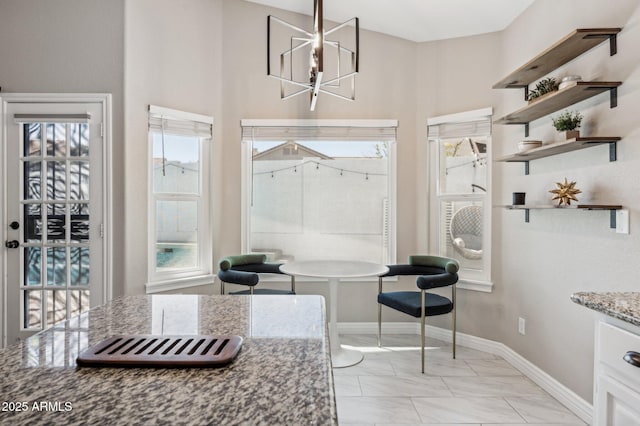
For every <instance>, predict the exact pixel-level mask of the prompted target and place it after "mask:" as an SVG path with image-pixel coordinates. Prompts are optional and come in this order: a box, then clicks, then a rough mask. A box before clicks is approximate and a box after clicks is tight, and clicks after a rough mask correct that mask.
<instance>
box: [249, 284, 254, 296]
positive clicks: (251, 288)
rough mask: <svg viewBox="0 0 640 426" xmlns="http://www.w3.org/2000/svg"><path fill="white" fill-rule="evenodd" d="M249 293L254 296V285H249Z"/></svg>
mask: <svg viewBox="0 0 640 426" xmlns="http://www.w3.org/2000/svg"><path fill="white" fill-rule="evenodd" d="M249 294H251V295H252V296H253V286H251V287H249Z"/></svg>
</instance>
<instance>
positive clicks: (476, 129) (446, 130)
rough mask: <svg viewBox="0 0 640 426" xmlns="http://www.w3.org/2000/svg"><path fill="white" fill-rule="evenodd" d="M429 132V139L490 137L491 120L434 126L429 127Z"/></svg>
mask: <svg viewBox="0 0 640 426" xmlns="http://www.w3.org/2000/svg"><path fill="white" fill-rule="evenodd" d="M428 132H429V133H428V134H429V139H447V138H462V137H478V136H489V135H490V134H491V120H490V118H489V117H487V118H485V119H482V120H476V121H466V122H459V123H440V124H434V125H430V126H429V128H428Z"/></svg>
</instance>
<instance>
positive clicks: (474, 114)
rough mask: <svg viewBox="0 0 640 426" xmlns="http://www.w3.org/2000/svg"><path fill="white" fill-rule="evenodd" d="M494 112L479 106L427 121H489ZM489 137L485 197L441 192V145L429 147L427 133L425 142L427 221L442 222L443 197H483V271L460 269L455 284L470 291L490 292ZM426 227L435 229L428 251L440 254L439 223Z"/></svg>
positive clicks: (491, 193) (490, 182)
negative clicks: (427, 188) (427, 146)
mask: <svg viewBox="0 0 640 426" xmlns="http://www.w3.org/2000/svg"><path fill="white" fill-rule="evenodd" d="M492 115H493V107H486V108H480V109H476V110H471V111H464V112H460V113H454V114H447V115H442V116H438V117H432V118H429V119H428V120H427V127H428V126H435V125H439V124H446V123H451V124H454V123H467V122H473V121H479V120H484V119H486V118H487V117H489V122H490V123H491V117H492ZM489 137H490V138H491V142H490V143H488V144H487V157H486V161H487V163H486V164H487V182H486V185H487V189H488V191H487V193H486V195H485V196H484V198H480V197H479V196H474V195H470V194H446V195H440V194H439V188H440V179H439V176H440V161H439V157H438V156H439V154H440V153H439V149H440V146H439V144H438V146H435V147H434V149H432V145H434V144H432V143H431V142H432V141H434V140H433V139H430V138H429V137H428V136H427V143H428V144H429V148H428V149H427V152H428V155H429V157H431V159H430V160H429V161H428V165H429V169H430V170H431V172H430V173H429V181H430V184H429V187H430V188H431V191H429V195H427V198H428V199H427V205H428V218H429V219H428V222H429V224H432V223H434V221H435V223H436V224H439V223H440V221H441V217H440V202H441V201H443V200H454V199H455V200H468V201H474V200H482V203H483V209H484V210H483V212H484V213H485V214H484V217H483V235H484V237H483V241H482V244H483V257H484V256H486V259H483V271H482V272H473V271H470V270H461V271H460V274H459V275H460V280H459V282H458V285H457V287H458V288H461V289H465V290H472V291H480V292H486V293H491V292H492V291H493V281H492V275H491V264H492V250H491V242H492V241H491V236H492V234H491V230H492V222H493V221H492V212H493V203H492V201H493V191H492V188H493V186H492V174H493V173H492V170H493V160H492V152H493V132H491V133H490V135H489ZM428 229H435V230H436V231H437V232H435V234H436V235H433V236H430V237H429V238H428V240H429V242H428V246H429V247H430V249H431V251H432V252H434V253H439V247H440V243H441V241H440V239H441V232H439V231H440V229H439V226H438V225H436V226H435V227H434V228H432V227H431V226H430V225H429V226H428Z"/></svg>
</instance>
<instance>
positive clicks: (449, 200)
mask: <svg viewBox="0 0 640 426" xmlns="http://www.w3.org/2000/svg"><path fill="white" fill-rule="evenodd" d="M491 114H492V111H491V108H487V109H483V110H476V111H470V112H466V113H460V114H453V115H449V116H444V117H437V118H433V119H430V120H429V121H428V131H429V141H430V144H431V146H430V150H429V152H430V154H431V157H432V159H433V160H432V162H431V168H430V170H431V172H430V173H431V180H432V186H431V188H432V191H431V193H432V196H431V199H430V216H431V225H432V226H431V227H430V229H432V230H435V231H436V232H434V233H433V234H432V237H431V242H430V246H431V248H432V249H434V251H435V252H437V253H438V254H440V255H441V256H446V257H451V258H454V259H456V260H458V262H460V273H459V275H460V278H461V280H462V282H461V285H460V286H461V287H462V288H465V287H466V288H472V289H476V290H480V291H491V286H492V285H491V194H490V188H491V156H490V154H489V152H490V148H491Z"/></svg>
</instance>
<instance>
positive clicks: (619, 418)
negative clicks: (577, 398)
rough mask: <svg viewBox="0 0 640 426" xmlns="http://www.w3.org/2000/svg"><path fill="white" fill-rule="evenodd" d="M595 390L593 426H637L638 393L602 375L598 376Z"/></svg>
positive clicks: (639, 401) (638, 419)
mask: <svg viewBox="0 0 640 426" xmlns="http://www.w3.org/2000/svg"><path fill="white" fill-rule="evenodd" d="M596 389H597V390H596V398H597V400H596V401H595V407H596V413H595V417H596V418H595V424H594V425H595V426H630V425H637V424H639V423H638V422H640V394H639V393H637V392H635V391H634V390H632V389H630V388H628V387H627V386H625V385H623V384H622V383H620V382H618V381H617V380H616V379H614V378H612V377H610V376H607V375H604V374H603V375H599V376H598V378H597V381H596Z"/></svg>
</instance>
